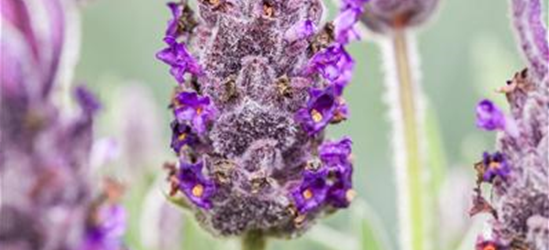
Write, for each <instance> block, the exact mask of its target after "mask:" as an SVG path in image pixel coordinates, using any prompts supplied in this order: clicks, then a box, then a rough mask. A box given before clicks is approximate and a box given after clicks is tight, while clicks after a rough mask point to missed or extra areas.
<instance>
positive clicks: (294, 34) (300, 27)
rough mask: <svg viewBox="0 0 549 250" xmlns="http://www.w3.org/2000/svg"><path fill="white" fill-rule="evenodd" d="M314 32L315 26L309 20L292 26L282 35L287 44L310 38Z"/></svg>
mask: <svg viewBox="0 0 549 250" xmlns="http://www.w3.org/2000/svg"><path fill="white" fill-rule="evenodd" d="M315 32H316V25H315V24H314V23H313V21H311V20H308V19H307V20H305V21H302V22H299V23H296V24H294V25H293V26H292V27H290V28H289V29H288V30H287V31H286V33H284V40H286V41H287V42H290V43H291V42H294V41H298V40H302V39H307V38H309V37H311V36H312V35H313V34H314V33H315Z"/></svg>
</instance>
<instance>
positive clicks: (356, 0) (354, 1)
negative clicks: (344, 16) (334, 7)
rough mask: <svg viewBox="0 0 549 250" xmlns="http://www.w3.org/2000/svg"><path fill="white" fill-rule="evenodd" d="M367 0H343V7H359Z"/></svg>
mask: <svg viewBox="0 0 549 250" xmlns="http://www.w3.org/2000/svg"><path fill="white" fill-rule="evenodd" d="M368 1H369V0H343V1H342V2H343V9H348V8H360V7H362V6H363V5H364V4H365V3H367V2H368Z"/></svg>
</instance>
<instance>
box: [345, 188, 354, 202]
mask: <svg viewBox="0 0 549 250" xmlns="http://www.w3.org/2000/svg"><path fill="white" fill-rule="evenodd" d="M355 197H356V191H355V190H353V189H349V190H347V192H346V193H345V198H346V199H347V201H348V202H351V201H353V200H354V199H355Z"/></svg>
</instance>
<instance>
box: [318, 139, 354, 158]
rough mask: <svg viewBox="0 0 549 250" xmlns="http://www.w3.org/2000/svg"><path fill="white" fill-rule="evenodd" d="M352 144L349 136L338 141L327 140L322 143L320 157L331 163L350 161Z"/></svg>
mask: <svg viewBox="0 0 549 250" xmlns="http://www.w3.org/2000/svg"><path fill="white" fill-rule="evenodd" d="M352 144H353V142H352V141H351V139H350V138H348V137H345V138H343V139H342V140H340V141H337V142H325V143H323V144H322V145H320V149H319V151H320V159H321V160H322V161H323V162H324V163H327V164H329V165H332V164H345V163H348V162H349V157H350V155H351V146H352Z"/></svg>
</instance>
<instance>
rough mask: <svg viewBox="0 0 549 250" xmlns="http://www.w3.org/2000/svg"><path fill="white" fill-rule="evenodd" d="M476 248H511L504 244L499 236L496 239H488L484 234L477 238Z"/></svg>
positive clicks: (503, 249) (480, 249)
mask: <svg viewBox="0 0 549 250" xmlns="http://www.w3.org/2000/svg"><path fill="white" fill-rule="evenodd" d="M475 250H510V248H509V246H507V245H506V244H504V243H503V242H502V241H501V240H500V239H499V237H497V238H494V239H486V238H485V237H483V236H479V237H478V238H477V243H476V244H475Z"/></svg>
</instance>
